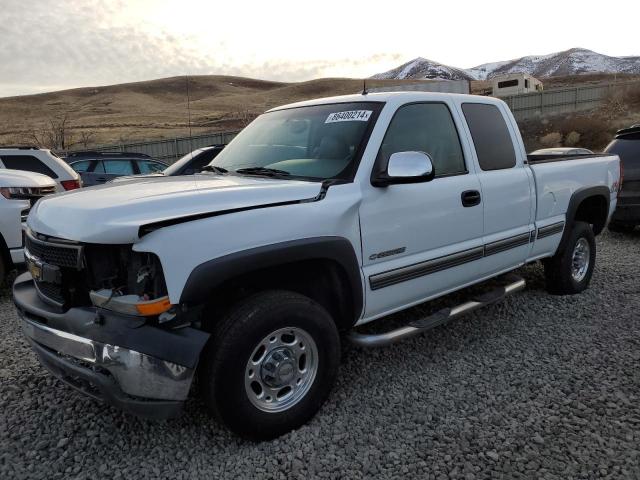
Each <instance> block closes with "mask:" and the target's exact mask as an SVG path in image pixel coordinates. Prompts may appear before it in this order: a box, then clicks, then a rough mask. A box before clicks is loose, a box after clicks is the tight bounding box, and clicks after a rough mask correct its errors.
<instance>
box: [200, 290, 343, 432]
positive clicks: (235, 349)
mask: <svg viewBox="0 0 640 480" xmlns="http://www.w3.org/2000/svg"><path fill="white" fill-rule="evenodd" d="M339 363H340V337H339V335H338V330H337V328H336V325H335V322H334V321H333V319H332V318H331V316H330V315H329V314H328V313H327V311H326V310H325V309H324V308H322V306H320V305H319V304H318V303H316V302H314V301H313V300H311V299H310V298H308V297H305V296H303V295H300V294H297V293H294V292H289V291H281V290H272V291H265V292H261V293H258V294H255V295H253V296H251V297H249V298H246V299H245V300H243V301H241V302H240V303H239V304H238V305H236V306H235V307H232V308H231V310H230V311H229V312H228V313H227V314H226V315H225V316H224V318H222V319H221V320H220V321H219V322H218V325H217V327H216V331H215V332H214V334H213V335H212V338H211V340H210V341H209V344H208V345H207V347H206V348H205V351H204V353H203V355H202V358H201V360H200V367H199V381H200V385H201V388H202V394H203V397H204V402H205V404H206V405H207V407H208V408H209V409H210V410H211V411H212V412H213V414H214V415H215V416H216V418H218V420H220V421H221V422H222V423H223V424H224V425H226V426H227V427H228V428H229V429H230V430H231V431H233V432H235V433H236V434H238V435H240V436H242V437H244V438H247V439H250V440H267V439H271V438H275V437H278V436H280V435H282V434H284V433H286V432H288V431H290V430H292V429H294V428H297V427H299V426H301V425H303V424H304V423H306V422H307V421H308V420H309V419H310V418H311V417H313V416H314V415H315V413H316V412H317V411H318V410H319V409H320V407H321V406H322V404H323V403H324V401H325V400H326V399H327V397H328V395H329V392H330V391H331V388H332V387H333V384H334V382H335V378H336V374H337V371H338V365H339Z"/></svg>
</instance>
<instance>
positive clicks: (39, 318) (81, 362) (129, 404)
mask: <svg viewBox="0 0 640 480" xmlns="http://www.w3.org/2000/svg"><path fill="white" fill-rule="evenodd" d="M13 298H14V303H15V305H16V308H17V309H18V312H19V314H20V316H21V317H22V328H23V331H24V333H25V335H26V337H27V340H28V341H29V343H30V344H31V346H32V348H33V350H34V351H35V352H36V353H37V354H38V357H39V358H40V361H41V363H42V364H43V366H44V367H46V368H47V369H48V370H49V371H50V372H51V373H52V374H53V375H55V376H56V377H57V378H59V379H60V380H62V381H64V382H65V383H67V384H69V385H71V386H72V387H74V388H76V389H77V390H80V391H82V392H83V393H85V394H87V395H89V396H91V397H93V398H96V399H99V400H103V401H105V402H107V403H109V404H111V405H114V406H116V407H119V408H121V409H123V410H125V411H128V412H130V413H133V414H136V415H139V416H143V417H150V418H159V419H162V418H168V417H171V416H175V415H176V414H178V413H179V412H180V411H181V409H182V405H183V403H184V401H185V400H186V398H187V396H188V394H189V390H190V387H191V383H192V380H193V375H194V372H195V368H196V366H197V362H198V357H199V355H200V351H201V350H202V348H203V347H204V345H205V343H206V341H207V339H208V337H209V335H208V334H206V333H204V332H201V331H199V330H196V329H193V328H188V327H187V328H181V329H178V330H164V329H161V328H157V327H153V326H150V325H146V324H145V323H144V320H143V319H140V318H138V317H128V316H126V315H121V314H115V313H113V312H109V311H107V310H100V311H97V310H96V308H89V307H87V308H72V309H69V310H67V311H66V312H62V311H60V310H56V308H55V307H52V306H51V305H49V304H47V303H45V302H43V301H42V300H41V299H40V298H39V297H38V294H37V291H36V288H35V285H34V283H33V280H32V279H31V276H30V274H29V273H25V274H23V275H20V276H19V277H18V278H17V279H16V281H15V283H14V286H13ZM97 313H99V320H98V322H96V319H97Z"/></svg>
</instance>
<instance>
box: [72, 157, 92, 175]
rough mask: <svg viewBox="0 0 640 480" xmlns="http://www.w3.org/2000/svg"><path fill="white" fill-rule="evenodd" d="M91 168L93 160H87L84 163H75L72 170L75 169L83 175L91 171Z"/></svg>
mask: <svg viewBox="0 0 640 480" xmlns="http://www.w3.org/2000/svg"><path fill="white" fill-rule="evenodd" d="M90 166H91V160H85V161H83V162H76V163H74V164H73V165H71V168H73V169H74V170H75V171H76V172H78V173H81V172H86V171H87V170H89V167H90Z"/></svg>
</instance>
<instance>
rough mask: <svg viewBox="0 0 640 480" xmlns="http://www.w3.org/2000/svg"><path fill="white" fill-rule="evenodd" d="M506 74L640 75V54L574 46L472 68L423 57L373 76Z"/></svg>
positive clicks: (476, 77)
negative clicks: (616, 53)
mask: <svg viewBox="0 0 640 480" xmlns="http://www.w3.org/2000/svg"><path fill="white" fill-rule="evenodd" d="M504 73H528V74H531V75H533V76H534V77H538V78H548V77H556V76H567V75H581V74H587V73H608V74H636V75H638V74H640V57H610V56H607V55H602V54H600V53H597V52H593V51H591V50H587V49H584V48H571V49H569V50H565V51H562V52H556V53H551V54H548V55H530V56H526V57H520V58H516V59H513V60H503V61H499V62H491V63H484V64H482V65H478V66H477V67H473V68H469V69H462V68H458V67H452V66H449V65H444V64H441V63H439V62H434V61H433V60H427V59H425V58H421V57H419V58H416V59H414V60H411V61H410V62H407V63H405V64H403V65H400V66H399V67H396V68H394V69H392V70H389V71H388V72H383V73H378V74H376V75H374V76H373V77H372V78H384V79H408V78H409V79H422V78H446V79H449V80H460V79H474V80H487V79H489V78H491V77H493V76H495V75H499V74H504Z"/></svg>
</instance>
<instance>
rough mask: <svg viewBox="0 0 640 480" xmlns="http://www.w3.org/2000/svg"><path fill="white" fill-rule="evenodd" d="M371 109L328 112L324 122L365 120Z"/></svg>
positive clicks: (367, 118)
mask: <svg viewBox="0 0 640 480" xmlns="http://www.w3.org/2000/svg"><path fill="white" fill-rule="evenodd" d="M371 113H372V110H348V111H346V112H335V113H330V114H329V116H328V117H327V119H326V120H325V121H324V123H334V122H366V121H368V120H369V117H370V116H371Z"/></svg>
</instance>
